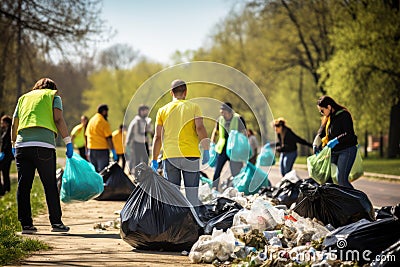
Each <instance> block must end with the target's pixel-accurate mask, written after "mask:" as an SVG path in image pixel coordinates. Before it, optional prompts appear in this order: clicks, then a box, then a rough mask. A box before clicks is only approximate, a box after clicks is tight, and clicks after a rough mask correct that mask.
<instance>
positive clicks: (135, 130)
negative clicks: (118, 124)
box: [126, 105, 151, 173]
mask: <svg viewBox="0 0 400 267" xmlns="http://www.w3.org/2000/svg"><path fill="white" fill-rule="evenodd" d="M148 116H149V107H148V106H146V105H140V106H139V108H138V114H137V115H136V116H135V117H134V118H133V120H132V121H131V123H130V124H129V127H128V133H127V138H126V146H127V149H129V171H130V172H131V173H134V168H135V166H136V165H138V164H139V163H141V162H146V163H147V162H148V161H149V151H148V144H147V143H146V141H147V140H148V138H147V133H149V132H151V125H150V122H151V120H150V118H149V117H148Z"/></svg>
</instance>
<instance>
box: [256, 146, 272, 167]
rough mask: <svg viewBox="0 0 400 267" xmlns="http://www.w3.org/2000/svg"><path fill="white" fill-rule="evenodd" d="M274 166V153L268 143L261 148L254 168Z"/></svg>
mask: <svg viewBox="0 0 400 267" xmlns="http://www.w3.org/2000/svg"><path fill="white" fill-rule="evenodd" d="M273 165H275V153H274V151H273V150H272V148H271V145H270V144H269V143H266V144H265V145H264V146H263V148H261V152H260V154H258V156H257V161H256V167H260V166H273Z"/></svg>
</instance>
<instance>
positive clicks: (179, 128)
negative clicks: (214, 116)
mask: <svg viewBox="0 0 400 267" xmlns="http://www.w3.org/2000/svg"><path fill="white" fill-rule="evenodd" d="M198 117H202V113H201V110H200V106H199V105H197V104H196V103H193V102H191V101H189V100H174V101H172V102H170V103H168V104H167V105H165V106H163V107H162V108H160V109H159V110H158V112H157V118H156V125H161V126H163V133H162V149H163V159H166V158H178V157H200V151H199V138H198V136H197V132H196V126H195V122H194V119H195V118H198Z"/></svg>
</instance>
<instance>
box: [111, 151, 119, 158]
mask: <svg viewBox="0 0 400 267" xmlns="http://www.w3.org/2000/svg"><path fill="white" fill-rule="evenodd" d="M111 153H112V154H113V159H114V161H117V160H118V155H117V152H116V151H115V149H114V148H113V149H111Z"/></svg>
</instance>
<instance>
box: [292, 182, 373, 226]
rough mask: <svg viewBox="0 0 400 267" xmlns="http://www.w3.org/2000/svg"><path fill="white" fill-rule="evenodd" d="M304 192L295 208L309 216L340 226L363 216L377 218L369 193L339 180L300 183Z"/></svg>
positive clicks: (301, 214)
mask: <svg viewBox="0 0 400 267" xmlns="http://www.w3.org/2000/svg"><path fill="white" fill-rule="evenodd" d="M300 192H301V193H300V196H299V198H298V200H297V203H296V206H295V207H294V208H293V211H295V212H297V213H298V214H299V215H300V216H303V217H306V218H311V219H312V218H316V219H317V220H319V221H321V222H323V223H324V224H325V225H327V224H331V225H332V226H333V227H335V228H336V227H340V226H343V225H347V224H350V223H353V222H356V221H358V220H361V219H367V220H370V221H374V220H375V213H374V209H373V206H372V204H371V201H370V200H369V199H368V197H367V195H366V194H365V193H364V192H362V191H360V190H357V189H352V188H347V187H344V186H340V185H336V184H329V183H328V184H324V185H313V184H310V183H307V182H304V183H302V184H301V185H300Z"/></svg>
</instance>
